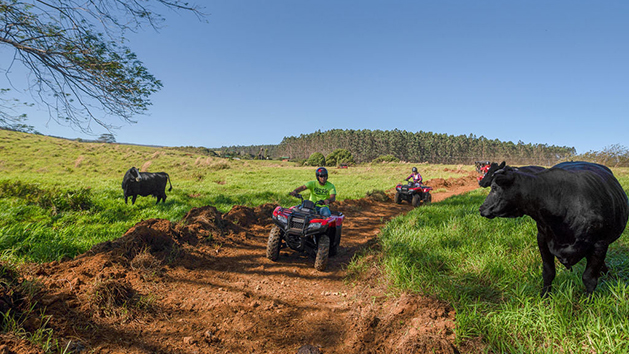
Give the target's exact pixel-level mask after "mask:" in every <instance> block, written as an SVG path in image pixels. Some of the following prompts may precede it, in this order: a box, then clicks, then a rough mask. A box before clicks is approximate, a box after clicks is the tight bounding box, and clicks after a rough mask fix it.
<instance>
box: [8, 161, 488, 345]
mask: <svg viewBox="0 0 629 354" xmlns="http://www.w3.org/2000/svg"><path fill="white" fill-rule="evenodd" d="M428 184H429V185H433V186H434V187H436V188H435V190H436V193H434V194H433V203H434V202H439V201H441V200H443V199H445V198H447V197H449V196H451V195H454V194H460V193H463V192H467V191H470V190H473V189H475V188H478V185H477V183H476V178H475V176H474V175H471V174H470V175H465V176H463V177H461V178H459V179H456V180H455V179H452V180H448V181H444V180H433V181H429V182H428ZM444 188H445V191H444ZM272 208H273V206H272V205H266V206H262V207H258V208H255V209H251V208H245V207H234V209H233V210H232V211H230V212H229V213H227V214H225V215H220V213H218V212H216V209H214V208H212V207H205V208H199V209H193V210H191V211H190V213H189V214H188V215H186V217H185V218H184V219H183V220H182V222H179V223H170V222H169V221H167V220H158V219H151V220H145V221H143V222H141V223H139V224H137V225H136V226H134V227H133V228H131V229H130V230H129V231H128V232H127V233H126V234H125V235H124V236H123V237H122V238H120V239H118V240H116V241H114V242H107V243H104V244H100V245H97V246H95V247H94V248H93V249H92V250H91V251H89V252H87V253H86V254H83V255H80V256H78V257H76V259H74V260H68V261H65V262H53V263H51V264H45V265H40V266H34V267H32V268H31V269H30V270H29V272H28V275H27V276H26V278H36V279H38V280H39V281H41V282H42V283H43V289H42V290H41V292H40V295H39V297H38V298H37V299H35V300H36V301H38V303H39V304H40V305H41V304H43V305H45V306H46V307H45V316H49V317H44V316H39V317H36V316H32V318H31V319H29V321H30V322H33V323H29V322H28V321H27V323H26V325H25V327H27V326H31V327H32V328H37V327H38V326H39V327H41V325H42V323H41V322H42V320H43V319H44V318H49V322H48V327H51V328H53V330H54V333H55V338H56V339H58V340H59V343H60V345H62V346H64V347H66V346H67V347H68V348H69V349H71V350H74V352H77V353H83V352H85V353H297V352H298V350H299V349H300V348H301V347H302V346H304V345H309V346H310V347H308V348H306V347H304V348H302V349H301V351H300V353H319V352H321V353H326V354H329V353H344V354H351V353H421V352H424V351H426V352H434V353H457V352H459V351H461V348H456V347H455V345H454V344H453V343H454V339H455V338H454V334H453V328H454V311H453V310H452V309H451V307H449V306H448V305H447V304H443V303H439V302H438V301H436V300H434V299H427V298H421V297H419V296H416V295H408V294H403V295H402V296H399V297H393V298H388V297H387V296H386V294H385V291H386V288H385V285H384V284H383V282H380V281H378V280H379V279H380V278H381V275H380V274H379V273H378V271H377V269H376V267H370V265H369V264H368V263H369V257H367V258H366V261H365V262H367V263H366V265H365V266H366V267H367V268H368V269H369V270H368V271H367V272H364V273H362V274H363V275H362V279H355V278H354V279H353V280H352V281H351V282H350V281H348V279H349V278H348V272H347V265H348V264H349V262H350V261H351V259H352V257H353V255H354V254H355V253H356V252H358V251H361V250H364V249H366V248H368V247H369V246H370V245H374V244H375V243H376V242H375V239H376V236H377V235H378V233H379V230H380V228H381V227H382V226H383V225H384V224H385V223H386V222H387V221H388V220H390V219H391V218H393V217H395V216H397V215H400V214H403V213H406V212H408V211H409V210H410V209H411V206H410V205H409V204H408V203H402V204H400V205H397V204H395V203H393V202H392V201H390V200H389V201H386V202H377V201H373V200H367V199H363V200H359V201H343V202H339V203H337V208H338V209H339V210H340V211H342V212H343V213H344V214H345V215H346V223H345V225H344V228H343V233H344V234H343V239H342V243H341V246H342V247H341V248H340V249H339V254H338V255H337V256H336V257H333V258H330V262H329V265H328V270H327V271H325V272H318V271H316V270H315V269H314V267H313V263H314V260H313V259H310V258H308V257H306V256H300V255H298V254H297V253H295V252H292V251H289V250H282V252H281V254H280V260H279V261H278V262H271V261H269V260H268V259H266V257H265V247H266V239H267V236H268V231H269V230H270V227H271V224H270V218H269V216H270V211H271V210H272ZM210 234H211V235H212V238H213V241H212V242H206V241H204V240H205V239H206V238H207V236H209V235H210ZM0 339H2V340H3V341H4V343H5V348H10V346H11V345H13V346H14V348H16V349H15V351H14V352H16V353H35V352H38V351H37V350H36V349H35V348H33V347H32V346H29V345H28V344H27V343H24V341H17V340H14V339H11V338H8V339H7V337H6V336H5V337H0ZM0 343H2V342H0ZM6 343H8V344H6ZM2 348H3V346H2V345H0V351H1V350H2ZM8 353H10V351H8Z"/></svg>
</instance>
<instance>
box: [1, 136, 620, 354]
mask: <svg viewBox="0 0 629 354" xmlns="http://www.w3.org/2000/svg"><path fill="white" fill-rule="evenodd" d="M131 166H136V167H138V168H142V169H143V170H148V171H151V172H159V171H166V172H168V173H169V174H170V176H171V179H172V183H173V191H172V192H167V194H168V199H167V201H166V203H165V204H162V203H160V204H159V205H155V204H154V203H155V199H153V198H148V197H144V198H143V197H140V198H139V199H138V201H137V202H136V204H135V205H134V206H132V205H131V204H129V205H125V203H124V199H123V196H122V189H121V186H120V185H121V182H122V176H123V175H124V172H125V171H126V170H127V169H128V168H130V167H131ZM411 166H413V165H411V164H403V163H398V164H380V165H364V166H355V167H351V168H349V169H335V168H330V181H331V182H333V183H334V184H335V185H336V187H337V190H338V191H339V199H346V198H352V199H353V198H361V197H364V196H365V194H366V193H367V192H369V191H373V190H387V189H390V188H392V187H393V186H394V185H395V184H396V183H398V182H400V181H401V180H402V179H403V178H404V177H406V176H407V175H408V174H409V171H410V167H411ZM417 167H419V169H420V172H421V173H422V175H423V176H424V178H425V179H432V178H438V177H440V178H448V177H452V176H454V173H452V172H449V170H451V169H457V168H459V167H458V166H435V165H417ZM462 168H463V169H465V170H469V171H472V170H473V168H474V167H473V166H464V167H462ZM614 172H615V173H616V176H617V177H618V178H619V180H620V182H621V184H622V185H623V186H624V187H625V189H626V190H627V189H628V188H629V169H614ZM0 173H1V176H2V177H1V178H0V251H1V252H2V259H3V260H4V261H9V262H13V263H20V262H26V261H29V262H45V261H51V260H57V259H60V258H63V257H73V256H75V255H77V254H79V253H81V252H84V251H86V250H87V249H89V248H90V247H91V246H92V245H94V244H95V243H98V242H102V241H105V240H111V239H115V238H117V237H120V236H121V235H122V234H123V233H124V232H125V231H126V230H127V229H128V228H130V227H131V226H133V225H134V224H135V223H137V222H138V221H140V220H143V219H148V218H165V219H169V220H171V221H178V220H179V219H181V217H183V215H184V214H185V213H186V212H187V211H188V210H189V209H190V208H192V207H198V206H204V205H212V206H215V207H216V208H218V209H219V210H220V211H222V212H227V211H228V210H230V209H231V207H232V206H233V205H247V206H256V205H260V204H264V203H277V204H282V205H291V204H294V203H295V199H294V198H292V197H289V196H288V195H287V193H288V192H289V191H290V190H292V189H294V188H295V187H297V186H299V185H301V184H303V183H304V182H305V181H308V180H310V179H313V176H314V168H312V167H300V166H295V164H293V163H290V162H279V161H238V160H224V159H220V158H210V157H207V156H203V155H197V154H190V153H184V152H182V151H177V150H173V149H168V148H153V147H142V146H128V145H116V144H94V143H79V142H75V141H67V140H61V139H55V138H50V137H44V136H36V135H28V134H22V133H15V132H7V131H2V130H0ZM487 192H488V190H482V189H478V190H476V191H474V192H471V193H469V194H466V195H462V196H456V197H453V198H450V199H447V200H446V201H443V202H440V203H434V204H432V205H431V206H428V207H422V208H418V209H415V210H413V211H412V212H410V213H408V214H407V215H405V216H401V217H398V218H396V219H394V220H393V221H391V222H390V223H389V224H388V225H387V226H386V227H385V229H384V230H383V231H382V233H381V234H380V242H381V244H382V249H383V255H384V257H383V267H384V269H385V270H386V275H387V277H388V278H389V279H390V281H391V283H392V284H393V289H391V290H392V291H394V292H396V291H411V292H417V293H422V294H429V295H433V296H436V297H438V298H440V299H442V300H444V301H447V302H449V303H451V304H452V305H453V306H454V307H455V309H456V321H457V326H458V327H457V338H459V340H464V339H466V338H472V337H480V338H481V339H482V341H483V342H485V343H487V344H488V346H489V347H488V348H489V349H490V350H492V351H493V352H499V353H625V352H629V291H628V288H627V286H628V282H629V262H628V260H629V240H628V237H627V232H625V234H623V236H622V237H621V238H620V240H618V241H617V242H615V243H614V244H613V245H612V246H611V247H610V250H609V253H608V258H607V263H608V264H609V265H610V268H611V273H610V274H609V275H606V276H604V277H603V278H601V281H600V283H599V287H598V288H597V290H596V292H595V294H594V295H593V296H592V297H591V298H587V297H585V296H584V295H583V290H584V289H583V285H582V283H581V279H580V277H581V274H582V272H583V268H584V262H583V261H582V262H581V263H579V264H578V265H577V266H576V267H575V269H574V271H572V272H569V271H566V270H565V269H562V267H561V266H560V265H559V266H558V268H557V269H558V271H557V277H556V279H555V281H554V283H553V285H554V293H553V295H552V296H551V297H550V298H547V299H541V298H540V297H539V291H540V289H541V259H540V256H539V252H538V250H537V245H536V239H535V233H536V231H535V223H534V222H533V221H532V220H531V219H530V218H529V217H523V218H518V219H494V220H488V219H484V218H482V217H480V215H479V213H478V207H479V206H480V205H481V204H482V202H483V200H484V198H485V196H486V194H487ZM359 263H360V262H359V261H356V262H353V264H352V265H350V267H352V266H355V265H356V264H359ZM350 269H351V268H350Z"/></svg>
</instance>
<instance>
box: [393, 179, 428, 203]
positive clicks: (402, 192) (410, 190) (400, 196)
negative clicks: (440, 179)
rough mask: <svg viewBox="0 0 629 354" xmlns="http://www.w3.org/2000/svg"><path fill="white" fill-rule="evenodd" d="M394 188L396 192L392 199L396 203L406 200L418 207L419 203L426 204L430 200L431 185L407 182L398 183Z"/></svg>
mask: <svg viewBox="0 0 629 354" xmlns="http://www.w3.org/2000/svg"><path fill="white" fill-rule="evenodd" d="M395 190H396V193H395V197H394V198H393V200H394V201H395V202H396V203H397V204H400V203H402V201H403V200H406V201H407V202H409V203H411V204H412V205H413V206H414V207H418V206H420V205H421V204H424V205H426V204H430V202H432V195H430V191H431V190H432V187H428V186H424V185H422V184H420V183H414V182H408V184H398V185H397V186H396V187H395Z"/></svg>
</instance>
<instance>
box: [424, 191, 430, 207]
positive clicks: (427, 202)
mask: <svg viewBox="0 0 629 354" xmlns="http://www.w3.org/2000/svg"><path fill="white" fill-rule="evenodd" d="M431 202H432V195H430V193H426V195H425V196H424V205H428V204H430V203H431Z"/></svg>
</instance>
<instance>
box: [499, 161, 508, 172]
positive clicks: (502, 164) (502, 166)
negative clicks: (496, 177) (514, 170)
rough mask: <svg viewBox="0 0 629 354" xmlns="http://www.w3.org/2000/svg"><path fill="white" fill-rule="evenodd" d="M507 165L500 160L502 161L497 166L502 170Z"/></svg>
mask: <svg viewBox="0 0 629 354" xmlns="http://www.w3.org/2000/svg"><path fill="white" fill-rule="evenodd" d="M506 165H507V163H506V162H504V161H502V163H501V164H500V166H498V169H499V170H502V169H503V168H505V166H506Z"/></svg>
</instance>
